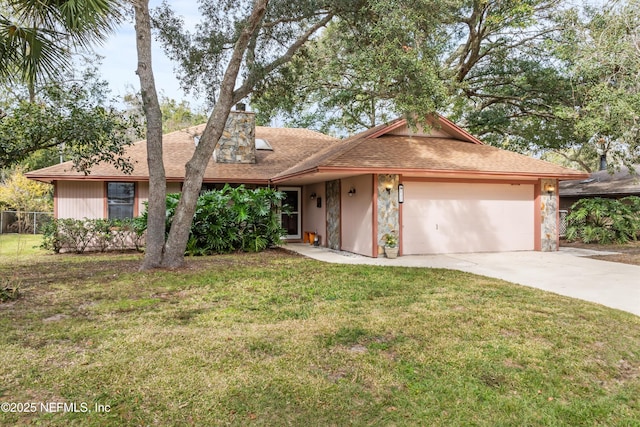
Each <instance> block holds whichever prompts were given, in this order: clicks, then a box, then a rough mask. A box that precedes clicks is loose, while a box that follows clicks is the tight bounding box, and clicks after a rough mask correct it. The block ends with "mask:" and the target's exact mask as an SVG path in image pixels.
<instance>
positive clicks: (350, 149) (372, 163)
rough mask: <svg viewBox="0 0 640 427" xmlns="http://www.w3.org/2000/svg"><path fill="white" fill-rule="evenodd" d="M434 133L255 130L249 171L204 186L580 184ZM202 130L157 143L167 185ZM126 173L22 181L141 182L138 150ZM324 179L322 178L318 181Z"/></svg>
mask: <svg viewBox="0 0 640 427" xmlns="http://www.w3.org/2000/svg"><path fill="white" fill-rule="evenodd" d="M429 121H430V123H431V125H432V127H433V129H438V131H437V132H431V131H424V130H423V131H417V132H415V133H414V132H413V131H411V130H410V129H409V127H407V121H406V120H404V119H397V120H394V121H392V122H390V123H387V124H383V125H380V126H377V127H375V128H372V129H369V130H367V131H365V132H362V133H359V134H357V135H354V136H352V137H350V138H348V139H346V140H344V141H339V140H337V139H335V138H332V137H329V136H326V135H323V134H320V133H318V132H314V131H311V130H307V129H290V128H266V127H259V126H258V127H256V132H255V135H256V138H261V139H266V140H267V141H268V142H269V144H271V146H272V147H273V151H263V150H258V151H257V153H256V157H257V161H256V163H255V164H228V163H215V162H214V161H213V159H212V160H211V161H210V162H209V165H208V167H207V169H206V171H205V175H204V181H205V182H231V183H256V184H260V183H264V184H266V183H270V182H279V183H282V182H286V181H289V180H290V182H296V181H297V182H303V181H305V180H306V181H305V182H312V181H321V180H324V179H335V178H336V177H339V176H350V175H354V174H363V173H398V174H404V175H407V176H421V175H422V176H429V175H430V176H438V175H443V176H447V175H449V174H459V175H473V176H476V177H480V176H483V175H484V176H508V177H521V178H537V177H553V178H559V179H579V178H586V177H587V175H586V174H585V173H583V172H579V171H576V170H572V169H567V168H563V167H561V166H558V165H555V164H552V163H548V162H544V161H542V160H537V159H533V158H531V157H527V156H523V155H521V154H517V153H513V152H511V151H506V150H501V149H499V148H495V147H491V146H488V145H483V144H482V142H481V141H479V140H478V139H476V138H475V137H473V136H472V135H470V134H468V133H467V132H466V131H464V130H462V129H460V128H459V127H457V126H455V125H454V124H453V123H451V122H449V121H448V120H446V119H444V118H442V117H439V116H434V117H432V118H430V119H429ZM203 130H204V125H200V126H196V127H192V128H189V129H185V130H181V131H177V132H173V133H170V134H167V135H164V137H163V144H164V161H165V169H166V176H167V180H168V181H182V180H183V179H184V165H185V164H186V163H187V161H188V160H189V159H190V158H191V156H192V154H193V151H194V149H195V148H194V147H195V144H194V139H193V137H194V136H195V135H199V134H201V133H202V131H203ZM127 153H128V155H129V156H130V157H131V160H132V161H133V162H134V171H133V173H132V174H131V175H126V174H124V173H122V172H120V171H118V170H117V169H116V168H114V167H113V166H112V165H110V164H99V165H97V166H94V167H93V168H92V169H91V174H90V175H88V176H85V175H84V174H83V173H81V172H77V171H74V170H72V168H71V167H72V164H71V162H67V163H62V164H59V165H55V166H51V167H48V168H44V169H40V170H37V171H33V172H29V173H28V174H27V176H28V177H29V178H33V179H37V180H41V181H48V182H50V181H53V180H65V179H66V180H73V179H92V180H128V181H131V180H140V181H145V180H148V177H149V174H148V168H147V162H146V144H145V143H144V141H141V142H138V143H135V144H134V145H132V146H131V147H129V148H128V149H127ZM322 175H324V176H322Z"/></svg>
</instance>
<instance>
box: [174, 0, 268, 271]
mask: <svg viewBox="0 0 640 427" xmlns="http://www.w3.org/2000/svg"><path fill="white" fill-rule="evenodd" d="M268 3H269V0H258V1H257V2H256V3H255V4H254V6H253V10H252V12H251V16H249V18H248V19H247V21H246V26H245V27H244V29H243V31H242V33H241V34H240V37H239V38H238V41H237V42H236V44H235V46H234V49H233V54H232V56H231V60H230V61H229V65H228V66H227V69H226V71H225V74H224V78H223V80H222V84H221V85H220V95H219V97H218V100H217V102H216V105H215V107H214V109H213V112H212V113H211V116H210V117H209V120H208V121H207V126H206V127H205V129H204V132H203V134H202V137H201V138H200V143H199V144H198V146H197V147H196V150H195V152H194V154H193V157H191V160H189V162H188V163H187V165H186V169H185V180H184V185H183V187H182V195H181V196H180V202H179V203H178V206H177V208H176V211H175V214H174V217H173V220H172V222H171V230H170V231H169V237H168V238H167V244H166V249H165V254H164V257H163V259H162V266H163V267H167V268H178V267H181V266H182V265H183V264H184V252H185V250H186V248H187V241H188V240H189V231H190V230H191V223H192V222H193V214H194V212H195V209H196V203H197V201H198V196H199V194H200V188H201V186H202V179H203V176H204V171H205V169H206V167H207V164H208V163H209V159H211V156H212V155H213V151H214V149H215V147H216V145H217V144H218V140H219V139H220V136H221V135H222V132H223V130H224V126H225V124H226V122H227V117H229V112H230V111H231V107H232V106H233V104H234V102H235V101H236V96H237V94H236V93H235V92H234V88H235V84H236V79H237V77H238V73H239V71H240V66H241V65H242V59H243V57H244V54H245V52H246V50H247V46H248V44H249V41H250V40H251V37H252V36H253V34H254V32H255V31H257V29H258V28H259V26H260V22H261V21H262V18H263V17H264V15H265V13H266V10H267V4H268Z"/></svg>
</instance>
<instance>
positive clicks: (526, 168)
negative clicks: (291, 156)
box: [275, 122, 586, 181]
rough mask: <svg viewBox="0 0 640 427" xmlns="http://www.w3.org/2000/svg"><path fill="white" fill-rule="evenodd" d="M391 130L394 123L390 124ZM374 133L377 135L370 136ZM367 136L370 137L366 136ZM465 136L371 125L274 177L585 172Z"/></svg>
mask: <svg viewBox="0 0 640 427" xmlns="http://www.w3.org/2000/svg"><path fill="white" fill-rule="evenodd" d="M392 126H393V128H394V129H395V128H397V122H394V123H393V124H392ZM376 135H379V136H377V137H376ZM372 136H373V137H372ZM464 138H465V140H464V141H462V140H460V139H454V138H442V137H432V136H410V135H389V134H385V133H384V131H383V130H380V129H379V128H375V129H374V130H369V131H367V132H365V133H362V134H359V135H356V136H354V137H351V138H349V139H348V140H345V141H344V142H343V143H341V144H335V145H332V146H330V147H327V148H325V149H324V150H323V151H321V152H319V153H318V154H316V155H315V156H313V157H311V158H309V159H307V160H306V161H304V162H302V163H299V164H297V165H296V166H294V167H293V168H290V169H289V170H286V171H284V172H282V173H280V174H279V175H277V176H276V177H275V181H284V180H286V179H288V178H291V177H295V176H301V175H304V174H310V173H317V172H323V171H324V172H329V171H337V170H340V169H344V170H350V171H353V172H356V171H358V170H363V172H364V170H365V169H366V170H368V171H372V170H373V171H375V170H377V171H380V172H383V173H400V174H407V173H411V174H419V173H425V172H442V173H447V172H452V173H453V172H455V173H469V174H486V175H518V176H524V177H526V176H531V177H554V178H568V179H576V178H583V177H585V176H586V174H585V173H583V172H580V171H576V170H573V169H567V168H564V167H561V166H558V165H555V164H553V163H549V162H545V161H542V160H538V159H534V158H531V157H528V156H524V155H521V154H518V153H514V152H511V151H506V150H501V149H499V148H496V147H492V146H488V145H483V144H481V143H480V142H479V141H478V140H476V139H475V138H473V139H469V138H467V137H464Z"/></svg>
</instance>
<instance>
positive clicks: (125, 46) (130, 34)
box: [94, 0, 202, 107]
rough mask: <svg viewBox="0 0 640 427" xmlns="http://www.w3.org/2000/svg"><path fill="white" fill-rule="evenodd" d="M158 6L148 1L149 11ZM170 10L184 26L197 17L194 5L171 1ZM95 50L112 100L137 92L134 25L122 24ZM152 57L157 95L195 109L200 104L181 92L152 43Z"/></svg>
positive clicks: (171, 65)
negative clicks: (187, 104)
mask: <svg viewBox="0 0 640 427" xmlns="http://www.w3.org/2000/svg"><path fill="white" fill-rule="evenodd" d="M160 3H161V2H160V1H159V0H151V1H150V8H154V7H156V6H159V5H160ZM171 6H172V7H173V9H174V10H175V11H176V12H177V13H178V14H180V15H182V16H184V18H185V22H187V23H196V22H198V20H199V14H198V8H197V2H196V1H194V0H191V1H189V0H186V1H185V0H179V1H172V2H171ZM131 21H133V19H131ZM94 50H95V52H96V53H97V54H98V55H100V56H102V57H104V58H103V60H102V66H101V67H100V74H101V76H102V78H103V79H104V80H106V81H108V82H109V87H110V88H111V93H112V95H113V96H115V97H117V98H122V97H123V96H124V95H125V94H126V93H127V92H129V93H131V92H132V91H136V92H137V91H139V90H140V80H139V79H138V75H137V74H136V68H137V67H138V60H137V53H136V37H135V30H134V26H133V22H125V23H123V24H121V25H120V26H119V27H118V28H117V29H116V32H115V33H114V34H112V35H111V36H110V37H109V39H107V41H106V42H105V43H104V44H103V45H102V46H96V47H94ZM151 55H152V62H153V73H154V78H155V81H156V88H157V90H158V94H159V95H162V94H163V95H165V96H167V97H169V98H173V99H175V100H176V101H180V100H183V99H184V100H187V101H189V103H190V104H191V105H192V106H194V107H195V106H198V105H201V104H202V100H198V99H194V98H193V97H192V96H189V95H186V94H185V93H184V92H183V91H182V90H181V89H180V83H179V81H178V79H177V78H176V74H175V71H174V70H175V68H176V65H175V64H174V63H173V62H172V61H171V60H170V59H169V58H167V56H166V55H165V54H164V51H163V50H162V47H161V45H160V43H159V42H157V41H156V40H155V39H154V40H153V41H152V53H151Z"/></svg>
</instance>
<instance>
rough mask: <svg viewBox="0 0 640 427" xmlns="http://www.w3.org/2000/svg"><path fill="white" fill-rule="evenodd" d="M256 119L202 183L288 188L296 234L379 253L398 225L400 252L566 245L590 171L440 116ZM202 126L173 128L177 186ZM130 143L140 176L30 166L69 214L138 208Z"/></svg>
mask: <svg viewBox="0 0 640 427" xmlns="http://www.w3.org/2000/svg"><path fill="white" fill-rule="evenodd" d="M253 117H254V116H253V114H252V113H245V112H232V113H231V116H230V118H229V120H228V122H227V131H226V132H225V135H224V136H223V138H222V139H221V141H220V144H219V146H218V148H217V149H216V152H215V153H214V156H213V158H212V159H211V162H210V163H209V166H208V167H207V170H206V171H205V175H204V184H203V187H205V188H210V187H212V186H217V185H223V184H224V183H230V184H247V185H254V186H272V187H277V188H278V189H279V190H282V191H284V192H285V193H286V195H287V203H288V204H289V205H290V206H292V207H293V210H292V212H291V213H290V214H288V215H283V217H282V222H283V226H284V227H285V229H286V230H287V233H288V235H287V238H288V239H289V240H290V241H301V240H302V238H303V236H304V234H305V232H315V233H317V234H318V235H319V236H320V242H321V245H322V246H328V247H330V248H332V249H339V250H345V251H349V252H354V253H358V254H362V255H366V256H371V257H377V256H378V255H379V254H380V253H381V249H382V246H383V244H384V239H383V238H384V236H385V235H386V234H387V233H392V232H393V233H396V234H397V235H398V237H399V248H400V254H401V255H402V254H404V255H409V254H431V253H456V252H491V251H492V252H499V251H514V250H543V251H552V250H557V248H558V195H557V191H556V189H557V188H558V182H559V180H564V179H584V178H587V176H588V175H587V174H584V173H582V172H578V171H575V170H572V169H567V168H563V167H560V166H557V165H554V164H551V163H547V162H544V161H541V160H537V159H533V158H529V157H526V156H523V155H520V154H516V153H513V152H510V151H505V150H500V149H498V148H495V147H491V146H487V145H483V144H482V143H481V142H480V141H479V140H478V139H476V138H475V137H473V136H472V135H470V134H469V133H467V132H466V131H464V130H462V129H461V128H459V127H457V126H456V125H454V124H453V123H451V122H450V121H448V120H447V119H445V118H443V117H440V116H432V117H431V118H430V119H429V123H430V126H429V129H421V128H419V127H418V128H417V129H414V127H412V126H409V125H408V124H407V122H406V120H404V119H397V120H395V121H392V122H390V123H387V124H384V125H381V126H378V127H376V128H373V129H369V130H368V131H365V132H362V133H360V134H357V135H355V136H353V137H350V138H348V139H346V140H343V141H341V140H337V139H334V138H331V137H328V136H326V135H322V134H319V133H317V132H313V131H309V130H303V129H275V128H265V127H255V126H254V124H253ZM203 129H204V126H198V127H194V128H190V129H187V130H184V131H179V132H173V133H170V134H168V135H165V136H164V153H165V154H164V160H165V165H166V175H167V185H168V191H169V192H172V191H173V192H177V191H180V187H181V182H182V181H183V177H184V165H185V163H186V161H187V160H188V159H189V158H190V156H191V154H192V152H193V150H194V146H195V144H196V143H197V137H196V138H195V139H194V136H197V135H199V134H200V133H201V132H202V130H203ZM254 130H255V136H254ZM128 153H129V156H130V157H131V159H132V160H133V161H135V162H136V163H135V165H134V171H133V173H132V174H131V175H125V174H123V173H122V172H120V171H118V170H116V169H115V168H114V167H113V166H111V165H107V164H101V165H98V166H96V167H94V168H92V169H91V174H90V175H87V176H85V175H83V174H82V173H79V172H76V171H73V170H72V169H71V166H72V165H71V163H63V164H60V165H56V166H51V167H48V168H45V169H40V170H37V171H33V172H30V173H28V174H27V176H28V177H29V178H31V179H35V180H39V181H44V182H50V183H53V184H54V185H55V197H54V202H55V215H56V217H58V218H64V217H70V218H84V217H86V218H108V217H126V216H135V215H138V214H139V213H140V212H141V210H142V208H143V205H142V203H143V202H144V201H145V200H146V198H147V195H148V187H149V184H148V171H147V165H146V151H145V144H144V142H139V143H136V144H134V145H133V146H132V147H131V148H130V149H128Z"/></svg>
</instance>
